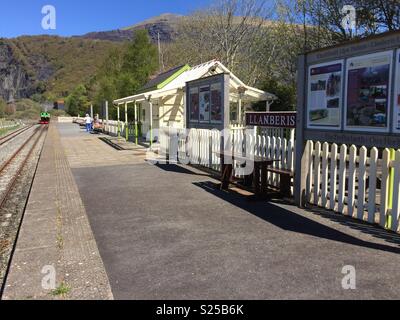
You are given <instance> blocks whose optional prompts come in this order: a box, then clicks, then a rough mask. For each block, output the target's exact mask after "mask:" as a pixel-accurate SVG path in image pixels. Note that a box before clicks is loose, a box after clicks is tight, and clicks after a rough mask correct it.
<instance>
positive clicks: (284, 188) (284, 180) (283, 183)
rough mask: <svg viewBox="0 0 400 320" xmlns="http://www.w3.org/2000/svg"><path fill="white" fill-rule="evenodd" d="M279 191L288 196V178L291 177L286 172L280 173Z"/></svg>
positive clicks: (289, 194)
mask: <svg viewBox="0 0 400 320" xmlns="http://www.w3.org/2000/svg"><path fill="white" fill-rule="evenodd" d="M279 176H280V188H279V189H280V193H281V194H282V195H283V196H285V197H290V196H291V192H290V180H291V177H290V175H288V174H280V175H279Z"/></svg>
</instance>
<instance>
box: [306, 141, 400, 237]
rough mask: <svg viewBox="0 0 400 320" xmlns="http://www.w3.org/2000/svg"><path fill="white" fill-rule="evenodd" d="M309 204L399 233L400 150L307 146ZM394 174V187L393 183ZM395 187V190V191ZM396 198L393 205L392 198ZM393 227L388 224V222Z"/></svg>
mask: <svg viewBox="0 0 400 320" xmlns="http://www.w3.org/2000/svg"><path fill="white" fill-rule="evenodd" d="M306 150H308V152H309V159H310V161H309V168H308V178H307V186H306V196H307V200H308V202H309V203H311V204H313V205H317V206H320V207H324V208H327V209H331V210H334V211H336V212H338V213H341V214H344V215H348V216H351V217H353V218H357V219H359V220H364V221H368V222H370V223H379V224H380V225H381V226H383V227H384V226H385V225H386V226H387V227H390V229H391V230H393V231H398V227H399V213H400V150H396V151H395V157H394V159H391V157H390V150H389V149H384V150H383V151H382V150H381V151H380V152H379V150H378V149H377V148H375V147H374V148H371V149H369V150H368V149H367V148H365V147H361V148H357V147H356V146H354V145H352V146H350V147H348V146H347V145H344V144H343V145H341V146H340V147H339V146H338V145H336V144H328V143H327V142H325V143H323V144H321V143H320V142H318V141H317V142H313V141H308V142H307V149H306ZM391 172H392V179H394V180H393V183H390V181H389V180H390V174H391ZM391 186H393V189H392V188H391ZM390 196H392V199H393V201H392V203H389V198H390ZM389 219H390V220H391V223H390V224H388V220H389Z"/></svg>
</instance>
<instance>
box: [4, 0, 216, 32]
mask: <svg viewBox="0 0 400 320" xmlns="http://www.w3.org/2000/svg"><path fill="white" fill-rule="evenodd" d="M210 3H212V0H97V1H96V0H45V1H43V0H0V17H1V18H0V38H1V37H2V38H13V37H17V36H21V35H38V34H50V35H60V36H71V35H81V34H85V33H88V32H92V31H108V30H114V29H118V28H123V27H127V26H130V25H133V24H136V23H138V22H141V21H143V20H145V19H148V18H151V17H154V16H158V15H160V14H162V13H175V14H183V15H185V14H188V13H190V12H192V11H194V10H196V9H198V8H202V7H205V6H207V5H209V4H210ZM46 5H52V6H53V7H54V8H55V10H56V29H55V30H51V29H48V30H45V29H43V28H42V20H43V18H44V17H45V16H46V14H42V8H43V7H44V6H46ZM46 21H48V20H47V19H46Z"/></svg>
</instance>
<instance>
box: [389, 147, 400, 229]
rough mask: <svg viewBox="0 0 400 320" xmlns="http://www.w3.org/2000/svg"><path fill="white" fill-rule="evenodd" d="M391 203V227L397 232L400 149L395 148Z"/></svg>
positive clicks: (399, 192) (399, 203) (399, 195)
mask: <svg viewBox="0 0 400 320" xmlns="http://www.w3.org/2000/svg"><path fill="white" fill-rule="evenodd" d="M392 169H393V170H394V174H393V203H392V214H391V218H392V219H391V220H392V221H391V226H390V227H391V229H392V231H395V232H397V229H398V227H399V213H400V150H397V151H396V152H395V155H394V165H393V168H392Z"/></svg>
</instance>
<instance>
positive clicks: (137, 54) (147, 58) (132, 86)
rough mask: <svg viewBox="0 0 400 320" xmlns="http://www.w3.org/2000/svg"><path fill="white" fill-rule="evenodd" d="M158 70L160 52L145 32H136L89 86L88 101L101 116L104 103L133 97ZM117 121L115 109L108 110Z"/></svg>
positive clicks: (112, 55) (112, 52)
mask: <svg viewBox="0 0 400 320" xmlns="http://www.w3.org/2000/svg"><path fill="white" fill-rule="evenodd" d="M157 69H158V54H157V48H156V47H155V46H154V45H153V44H152V43H151V41H150V38H149V36H148V34H147V31H146V30H137V31H135V34H134V38H133V40H132V41H131V42H130V43H128V44H126V45H125V46H124V47H123V48H119V49H113V50H111V51H110V52H109V55H108V56H107V58H106V60H105V62H104V63H103V65H102V66H101V67H100V68H99V70H98V72H97V74H96V76H95V77H94V78H92V79H91V81H90V82H89V85H88V86H89V90H88V97H89V99H90V100H91V101H92V102H94V106H95V108H94V110H95V112H96V113H97V112H99V111H100V108H101V106H102V105H103V104H104V101H108V102H109V105H110V106H111V104H112V101H113V100H115V99H118V98H121V97H125V96H129V95H133V94H134V93H135V91H137V90H138V89H139V88H140V87H142V86H143V85H144V84H145V83H146V82H147V81H148V79H149V77H150V76H151V75H152V74H154V72H155V71H156V70H157ZM109 114H110V118H115V116H116V110H115V108H109Z"/></svg>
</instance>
